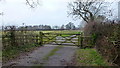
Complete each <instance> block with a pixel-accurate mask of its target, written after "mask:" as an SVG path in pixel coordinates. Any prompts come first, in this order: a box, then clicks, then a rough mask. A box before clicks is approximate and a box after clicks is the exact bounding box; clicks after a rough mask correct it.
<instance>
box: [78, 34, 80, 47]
mask: <svg viewBox="0 0 120 68" xmlns="http://www.w3.org/2000/svg"><path fill="white" fill-rule="evenodd" d="M78 47H80V34H79V35H78Z"/></svg>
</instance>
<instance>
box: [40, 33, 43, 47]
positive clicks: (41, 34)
mask: <svg viewBox="0 0 120 68" xmlns="http://www.w3.org/2000/svg"><path fill="white" fill-rule="evenodd" d="M39 35H40V36H39V37H40V40H39V41H40V43H39V44H40V45H41V46H42V45H43V33H42V32H39Z"/></svg>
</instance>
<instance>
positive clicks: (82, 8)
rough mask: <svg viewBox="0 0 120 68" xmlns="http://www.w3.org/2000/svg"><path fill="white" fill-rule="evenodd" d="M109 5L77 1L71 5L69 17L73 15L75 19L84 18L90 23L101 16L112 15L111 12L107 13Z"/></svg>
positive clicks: (92, 1) (98, 2) (100, 2)
mask: <svg viewBox="0 0 120 68" xmlns="http://www.w3.org/2000/svg"><path fill="white" fill-rule="evenodd" d="M108 6H109V4H108V3H107V4H106V2H103V1H96V0H86V1H83V0H76V1H74V2H71V3H69V5H68V8H69V12H68V14H69V15H72V16H73V17H75V18H82V19H83V20H84V21H86V22H87V23H89V22H90V21H94V20H95V18H96V17H97V16H98V15H100V14H105V13H110V11H109V12H108V11H107V12H106V9H105V8H106V7H108Z"/></svg>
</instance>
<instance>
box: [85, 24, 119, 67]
mask: <svg viewBox="0 0 120 68" xmlns="http://www.w3.org/2000/svg"><path fill="white" fill-rule="evenodd" d="M84 32H85V35H90V36H92V37H93V39H94V40H93V45H94V44H95V45H96V49H97V50H98V51H99V53H101V54H102V55H103V56H104V58H106V59H107V60H108V61H109V62H111V63H115V64H117V65H120V61H119V60H120V46H117V47H116V46H115V45H113V44H112V42H111V41H120V24H111V23H107V24H106V23H96V22H93V23H88V24H87V25H86V27H85V29H84Z"/></svg>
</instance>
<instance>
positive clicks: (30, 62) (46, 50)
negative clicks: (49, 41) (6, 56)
mask: <svg viewBox="0 0 120 68" xmlns="http://www.w3.org/2000/svg"><path fill="white" fill-rule="evenodd" d="M61 46H62V45H61ZM56 48H58V45H45V46H43V47H40V48H38V49H37V50H34V51H33V52H32V53H30V54H27V55H25V56H21V57H20V58H19V59H16V60H14V61H12V62H9V63H6V64H5V65H4V66H67V65H69V64H71V62H72V59H73V58H74V57H73V56H74V54H75V51H76V50H77V49H78V47H76V46H62V47H59V48H58V49H57V50H56V51H54V54H53V53H51V51H52V50H54V49H56ZM50 53H51V55H49V54H50ZM45 57H48V59H44V58H45Z"/></svg>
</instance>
